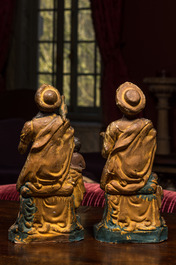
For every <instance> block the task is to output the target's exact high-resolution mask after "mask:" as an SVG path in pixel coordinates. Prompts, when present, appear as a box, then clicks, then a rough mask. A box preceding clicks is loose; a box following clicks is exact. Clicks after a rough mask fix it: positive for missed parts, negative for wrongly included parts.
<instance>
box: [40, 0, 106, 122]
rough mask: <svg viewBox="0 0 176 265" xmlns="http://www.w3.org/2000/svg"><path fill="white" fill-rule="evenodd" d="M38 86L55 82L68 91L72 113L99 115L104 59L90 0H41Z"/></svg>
mask: <svg viewBox="0 0 176 265" xmlns="http://www.w3.org/2000/svg"><path fill="white" fill-rule="evenodd" d="M37 77H38V78H37V79H38V86H40V85H41V84H43V83H48V84H52V85H53V86H55V87H56V88H58V90H59V91H60V92H61V93H63V94H64V95H65V98H66V103H67V105H68V107H69V115H70V118H72V119H75V120H76V119H77V120H81V119H82V120H92V121H93V120H99V119H100V77H101V59H100V54H99V51H98V48H97V45H96V41H95V34H94V29H93V25H92V18H91V10H90V1H88V0H65V1H64V0H40V1H39V8H38V72H37Z"/></svg>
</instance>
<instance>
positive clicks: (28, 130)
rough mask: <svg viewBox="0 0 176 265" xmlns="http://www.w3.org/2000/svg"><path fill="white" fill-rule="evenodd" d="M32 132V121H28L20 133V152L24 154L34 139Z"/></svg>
mask: <svg viewBox="0 0 176 265" xmlns="http://www.w3.org/2000/svg"><path fill="white" fill-rule="evenodd" d="M32 134H33V129H32V121H28V122H26V123H25V124H24V127H23V129H22V131H21V135H20V142H19V145H18V151H19V153H20V154H24V153H25V152H26V151H27V148H28V145H29V143H30V142H31V141H32Z"/></svg>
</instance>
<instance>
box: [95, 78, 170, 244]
mask: <svg viewBox="0 0 176 265" xmlns="http://www.w3.org/2000/svg"><path fill="white" fill-rule="evenodd" d="M116 104H117V106H118V107H119V108H120V110H121V111H122V112H123V114H124V116H123V117H122V118H121V119H120V120H117V121H114V122H112V123H111V124H110V125H109V126H108V128H107V130H106V132H105V133H102V135H103V136H104V142H103V149H102V155H103V156H104V157H105V158H107V161H106V164H105V167H104V169H103V172H102V177H101V188H102V189H103V190H105V199H106V205H105V210H104V215H103V218H102V221H101V222H100V223H99V224H97V225H95V227H94V233H95V238H96V239H97V240H99V241H104V242H112V243H119V242H135V243H149V242H153V243H155V242H161V241H164V240H166V239H167V238H168V228H167V226H166V224H165V221H164V219H163V218H162V217H161V216H160V206H161V197H162V188H161V187H160V186H159V185H158V183H157V176H156V174H155V173H152V165H153V160H154V155H155V151H156V131H155V129H154V128H153V125H152V122H151V121H150V120H147V119H144V118H137V116H136V115H137V114H138V113H139V112H140V111H142V109H143V108H144V107H145V96H144V94H143V92H142V91H141V90H140V89H139V87H137V86H136V85H134V84H132V83H130V82H125V83H124V84H122V85H121V86H120V87H119V88H118V89H117V91H116Z"/></svg>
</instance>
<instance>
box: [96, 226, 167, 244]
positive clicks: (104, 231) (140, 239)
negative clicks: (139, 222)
mask: <svg viewBox="0 0 176 265" xmlns="http://www.w3.org/2000/svg"><path fill="white" fill-rule="evenodd" d="M94 236H95V238H96V239H97V240H98V241H102V242H109V243H128V242H131V243H158V242H162V241H165V240H167V239H168V228H167V226H161V227H157V228H156V229H155V230H150V231H140V230H137V231H133V232H125V231H113V230H112V229H108V228H105V227H104V226H101V227H100V225H99V224H98V225H95V226H94Z"/></svg>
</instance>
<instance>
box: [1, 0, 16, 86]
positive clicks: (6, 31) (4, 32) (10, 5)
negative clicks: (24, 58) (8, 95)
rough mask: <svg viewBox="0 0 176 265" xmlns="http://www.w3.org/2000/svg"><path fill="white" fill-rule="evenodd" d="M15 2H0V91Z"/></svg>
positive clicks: (12, 0)
mask: <svg viewBox="0 0 176 265" xmlns="http://www.w3.org/2000/svg"><path fill="white" fill-rule="evenodd" d="M15 6H16V0H0V90H4V89H5V67H6V63H7V58H8V53H9V47H10V40H11V36H12V30H13V25H12V24H13V14H14V9H15Z"/></svg>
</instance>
